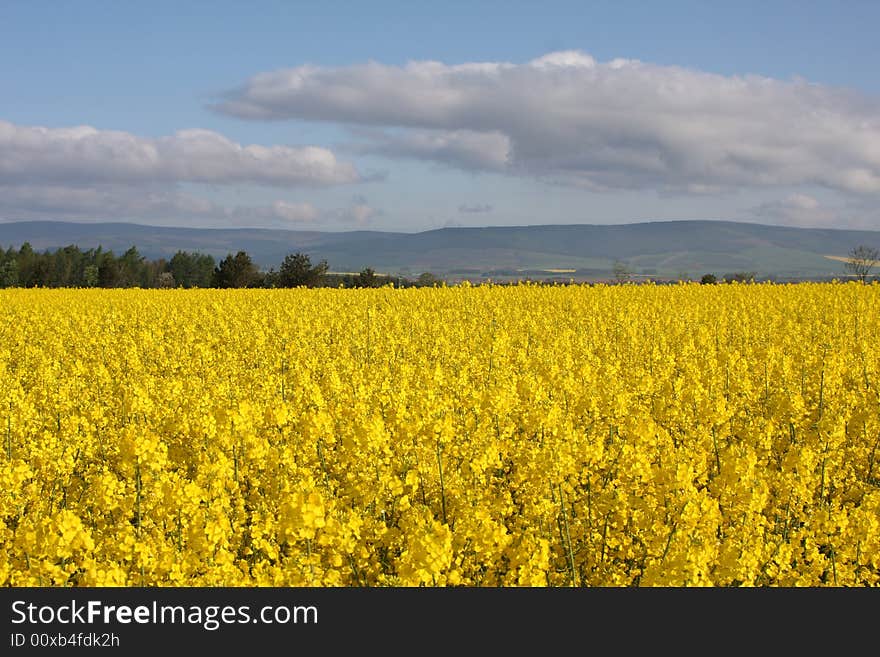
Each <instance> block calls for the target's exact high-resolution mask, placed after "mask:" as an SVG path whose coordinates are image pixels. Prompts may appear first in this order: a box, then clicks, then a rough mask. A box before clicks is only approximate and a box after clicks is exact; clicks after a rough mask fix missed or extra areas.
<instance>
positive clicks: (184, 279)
mask: <svg viewBox="0 0 880 657" xmlns="http://www.w3.org/2000/svg"><path fill="white" fill-rule="evenodd" d="M214 267H215V262H214V258H213V257H211V256H209V255H205V254H202V253H189V252H187V251H178V252H177V253H175V254H174V255H173V256H172V258H171V261H170V262H169V263H168V271H170V272H171V275H172V276H174V283H175V285H179V286H180V287H186V288H190V287H210V286H211V279H212V278H213V276H214Z"/></svg>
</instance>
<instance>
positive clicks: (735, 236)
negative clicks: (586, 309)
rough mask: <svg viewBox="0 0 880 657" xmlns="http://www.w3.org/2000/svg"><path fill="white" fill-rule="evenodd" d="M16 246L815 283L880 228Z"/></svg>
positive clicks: (369, 235)
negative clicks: (617, 265) (743, 275)
mask: <svg viewBox="0 0 880 657" xmlns="http://www.w3.org/2000/svg"><path fill="white" fill-rule="evenodd" d="M24 242H30V244H31V246H32V247H33V248H34V249H36V250H38V251H42V250H45V249H52V250H54V249H56V248H59V247H63V246H68V245H71V244H75V245H77V246H79V247H80V248H83V249H88V248H96V247H98V246H101V247H103V248H104V249H105V250H112V251H114V252H115V253H122V252H123V251H125V250H126V249H128V248H129V247H131V246H136V247H137V249H138V251H140V253H141V254H142V255H145V256H147V257H149V258H159V257H165V258H170V257H171V256H172V255H173V254H174V253H175V252H176V251H177V250H179V249H182V250H186V251H200V252H202V253H208V254H210V255H213V256H215V257H217V258H222V257H225V256H226V255H227V254H228V253H234V252H235V251H238V250H240V249H243V250H245V251H247V252H248V253H249V254H250V255H251V256H252V257H253V259H254V261H255V262H257V263H258V264H259V265H260V266H262V267H263V268H265V269H268V268H269V267H277V266H278V265H279V264H280V262H281V260H282V259H283V258H284V256H285V255H287V254H288V253H292V252H295V251H302V252H305V253H308V254H309V255H310V256H311V258H312V260H313V261H317V260H320V259H326V260H327V261H328V263H329V264H330V267H331V270H334V271H360V270H361V269H362V268H364V267H372V268H373V269H375V270H376V271H379V272H387V273H395V274H404V275H417V274H419V273H420V272H423V271H430V272H433V273H435V274H442V275H452V276H454V275H456V274H457V275H471V276H474V275H481V274H482V275H490V276H495V277H503V276H504V275H521V274H522V273H523V272H526V273H528V274H530V275H535V276H539V275H541V273H542V272H549V271H550V270H566V273H560V274H559V275H561V276H563V277H565V276H567V275H568V273H572V274H576V275H577V276H578V277H581V276H596V277H601V276H607V275H609V273H610V271H611V269H612V267H613V264H614V261H615V260H620V261H623V262H624V263H626V264H627V265H628V266H629V268H630V269H631V270H632V271H634V272H635V273H637V274H642V275H648V276H656V277H676V276H679V275H681V274H688V275H689V276H691V277H697V278H698V277H699V276H700V275H702V274H704V273H707V272H712V273H715V274H716V275H719V276H721V275H724V274H725V273H731V272H737V271H754V272H756V273H757V274H758V275H759V276H774V277H778V278H825V277H829V276H835V275H838V276H839V275H841V274H842V272H843V265H842V263H841V262H840V260H835V259H833V257H834V256H836V257H838V258H839V257H842V256H845V255H846V254H847V253H848V251H849V250H850V249H851V248H852V247H854V246H857V245H859V244H868V245H870V246H876V247H880V231H854V230H832V229H814V228H789V227H781V226H767V225H761V224H751V223H737V222H729V221H657V222H646V223H634V224H621V225H613V226H612V225H592V224H573V225H553V226H503V227H489V228H441V229H438V230H429V231H425V232H421V233H393V232H379V231H352V232H343V233H338V232H337V233H331V232H319V231H287V230H266V229H252V228H239V229H214V228H167V227H155V226H144V225H138V224H130V223H67V222H52V221H27V222H11V223H0V246H2V247H4V248H5V247H9V246H15V247H19V246H21V244H22V243H24ZM829 256H831V257H829ZM572 270H573V271H572ZM548 275H549V274H548Z"/></svg>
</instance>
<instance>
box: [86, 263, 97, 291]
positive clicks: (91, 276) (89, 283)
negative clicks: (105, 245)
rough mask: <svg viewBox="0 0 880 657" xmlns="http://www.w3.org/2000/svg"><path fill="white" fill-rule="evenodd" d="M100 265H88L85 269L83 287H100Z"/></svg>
mask: <svg viewBox="0 0 880 657" xmlns="http://www.w3.org/2000/svg"><path fill="white" fill-rule="evenodd" d="M98 280H99V278H98V265H95V264H92V265H86V266H85V268H84V269H83V286H84V287H98Z"/></svg>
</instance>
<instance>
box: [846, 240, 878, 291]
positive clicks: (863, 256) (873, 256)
mask: <svg viewBox="0 0 880 657" xmlns="http://www.w3.org/2000/svg"><path fill="white" fill-rule="evenodd" d="M878 262H880V251H878V250H877V249H875V248H873V247H870V246H866V245H865V244H860V245H859V246H856V247H853V249H852V250H851V251H850V252H849V258H848V259H847V261H846V262H845V263H844V265H843V268H844V269H845V270H846V271H847V272H848V273H850V274H852V275H853V276H855V277H856V278H858V279H859V281H861V282H862V283H864V282H865V279H866V278H868V274H870V273H871V270H872V269H873V268H874V267H875V266H876V265H877V263H878Z"/></svg>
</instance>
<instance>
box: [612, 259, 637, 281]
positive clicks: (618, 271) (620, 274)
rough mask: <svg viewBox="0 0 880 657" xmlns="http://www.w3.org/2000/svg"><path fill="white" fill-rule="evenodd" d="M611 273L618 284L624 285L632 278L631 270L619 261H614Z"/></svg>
mask: <svg viewBox="0 0 880 657" xmlns="http://www.w3.org/2000/svg"><path fill="white" fill-rule="evenodd" d="M612 273H613V274H614V280H616V281H617V282H618V283H626V282H627V281H628V280H630V279H631V278H632V274H633V273H632V270H631V269H630V268H629V267H628V266H627V264H626V263H625V262H621V261H620V260H615V261H614V267H613V268H612Z"/></svg>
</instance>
